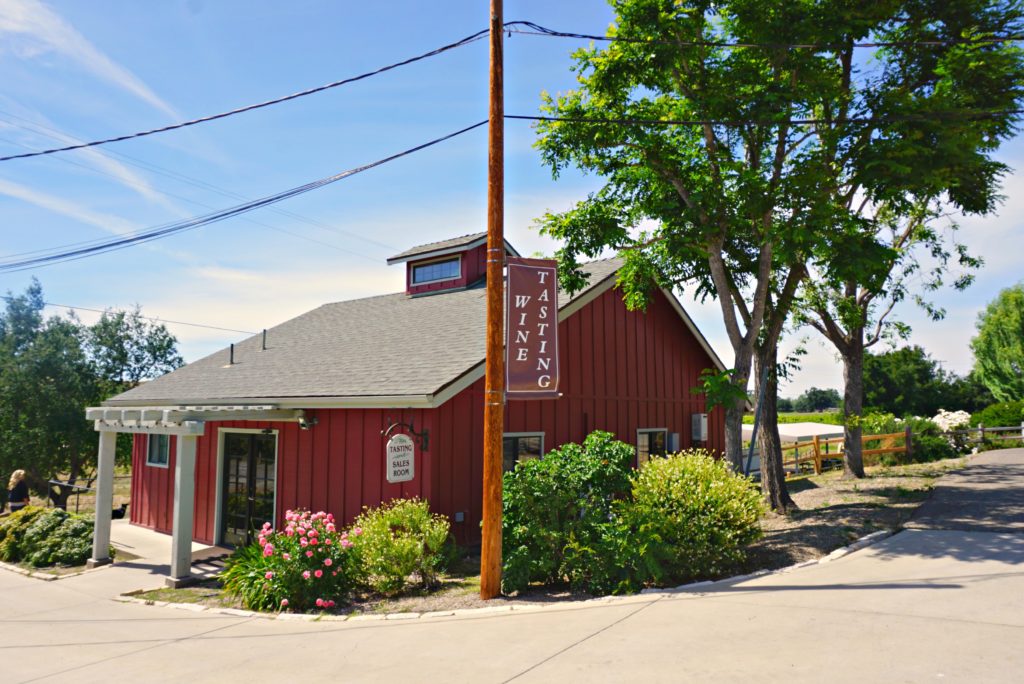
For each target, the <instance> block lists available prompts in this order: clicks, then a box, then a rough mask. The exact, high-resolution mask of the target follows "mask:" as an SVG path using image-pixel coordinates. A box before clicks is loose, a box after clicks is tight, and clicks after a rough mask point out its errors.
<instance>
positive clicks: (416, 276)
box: [412, 257, 462, 285]
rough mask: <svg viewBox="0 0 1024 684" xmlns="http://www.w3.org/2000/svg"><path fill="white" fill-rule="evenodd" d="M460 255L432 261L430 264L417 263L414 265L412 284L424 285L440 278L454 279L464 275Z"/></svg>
mask: <svg viewBox="0 0 1024 684" xmlns="http://www.w3.org/2000/svg"><path fill="white" fill-rule="evenodd" d="M460 261H461V259H460V258H459V257H455V258H454V259H445V260H444V261H432V262H430V263H429V264H417V265H415V266H413V267H412V284H413V285H423V284H424V283H433V282H436V281H438V280H454V279H455V278H458V277H459V276H460V275H462V269H461V268H460Z"/></svg>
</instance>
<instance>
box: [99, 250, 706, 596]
mask: <svg viewBox="0 0 1024 684" xmlns="http://www.w3.org/2000/svg"><path fill="white" fill-rule="evenodd" d="M485 249H486V234H485V233H480V234H476V235H469V236H465V237H461V238H456V239H453V240H447V241H443V242H437V243H432V244H428V245H423V246H421V247H417V248H414V249H411V250H408V251H406V252H403V253H402V254H399V255H397V256H395V257H392V258H391V259H389V260H388V263H389V264H396V263H404V264H405V265H406V272H407V281H406V282H407V284H406V289H405V291H404V292H400V293H396V294H390V295H383V296H379V297H369V298H366V299H358V300H353V301H345V302H337V303H333V304H325V305H324V306H321V307H320V308H318V309H314V310H313V311H310V312H308V313H306V314H303V315H301V316H299V317H297V318H294V319H292V320H290V321H287V322H285V323H282V324H281V325H278V326H277V327H274V328H271V329H269V330H267V331H266V332H265V333H264V334H261V335H256V336H254V337H251V338H249V339H247V340H245V341H243V342H241V343H240V344H236V345H233V347H232V348H229V349H225V350H222V351H219V352H217V353H215V354H212V355H210V356H208V357H206V358H204V359H200V360H199V361H196V362H194V363H191V364H189V365H187V366H185V367H183V368H180V369H179V370H176V371H174V372H172V373H169V374H167V375H165V376H163V377H161V378H158V379H156V380H153V381H151V382H147V383H145V384H143V385H140V386H138V387H136V388H135V389H132V390H130V391H128V392H125V393H123V394H121V395H118V396H116V397H114V398H113V399H111V400H109V401H107V402H106V403H105V405H104V407H102V408H99V409H90V411H89V417H90V418H92V419H95V420H96V421H97V423H96V426H97V430H99V431H100V433H101V439H100V465H101V469H102V466H103V463H104V457H105V456H104V454H105V451H104V449H105V448H106V450H107V451H110V452H111V454H112V446H110V445H112V444H113V441H112V437H107V441H108V442H109V443H110V445H108V446H107V447H105V446H104V438H105V435H113V433H114V432H132V433H135V438H134V439H135V441H134V451H133V468H132V487H131V507H130V509H129V512H130V516H131V522H132V523H134V524H136V525H142V526H145V527H149V528H152V529H155V530H159V531H162V532H171V531H172V530H174V531H177V530H175V529H174V528H175V527H179V526H180V527H182V528H184V529H191V537H193V538H194V539H196V540H198V541H202V542H205V543H209V544H229V545H230V544H242V543H245V542H246V541H247V540H248V539H251V537H252V534H253V529H258V528H259V527H260V526H261V525H262V523H263V522H264V521H267V520H269V521H271V522H274V523H276V522H278V521H280V520H281V519H282V518H283V515H284V511H285V510H287V509H294V508H309V509H313V510H326V511H330V512H333V513H334V514H335V515H336V516H337V517H338V518H340V519H343V520H345V521H349V520H351V519H352V518H353V517H354V516H355V515H356V514H358V513H359V512H360V510H361V509H362V507H363V506H372V505H376V504H379V503H381V502H384V501H388V500H390V499H392V498H396V497H412V496H418V497H422V498H424V499H426V500H428V501H429V502H430V504H431V506H432V508H433V509H434V510H435V511H437V512H440V513H443V514H445V515H447V516H448V517H449V518H450V519H451V520H452V529H453V532H454V534H455V535H456V537H457V538H458V539H459V540H460V541H462V542H470V541H474V540H478V539H479V534H480V532H479V523H480V519H481V497H482V493H481V486H482V475H481V467H482V450H483V448H482V444H483V388H484V381H483V374H484V332H485V304H486V302H485V294H486V290H485V287H484V275H485V267H484V266H485V264H484V250H485ZM506 249H507V252H508V253H509V254H511V255H516V252H515V250H514V249H512V247H511V246H509V245H508V244H506ZM620 265H621V262H620V261H618V260H616V259H609V260H603V261H595V262H591V263H589V264H586V265H585V266H584V269H585V270H586V271H587V272H589V274H590V277H589V282H588V284H587V286H586V288H585V289H583V290H582V291H580V292H577V293H575V294H574V295H572V296H569V295H568V294H566V293H560V294H559V297H558V309H559V317H558V320H559V323H558V338H559V344H560V349H559V366H560V368H561V384H560V387H559V391H560V392H561V397H560V398H558V399H553V400H546V401H513V402H508V403H507V405H506V409H505V431H506V433H505V442H504V444H505V464H506V467H511V466H512V465H513V464H514V462H515V461H516V460H517V459H522V458H533V457H540V456H543V454H544V452H545V451H547V450H549V449H551V448H554V447H556V446H558V445H560V444H563V443H566V442H570V441H572V442H578V441H581V440H582V439H583V438H584V437H585V436H586V435H587V434H588V433H589V432H591V431H593V430H606V431H608V432H612V433H614V434H615V435H616V436H617V437H618V438H619V439H621V440H623V441H626V442H630V443H632V444H635V445H636V448H637V459H638V461H639V462H643V461H644V460H646V459H647V458H648V457H649V456H650V455H656V454H664V453H666V452H667V451H671V450H675V449H680V448H686V447H690V446H706V447H708V448H710V449H712V450H719V451H720V450H722V448H723V447H724V423H723V417H722V415H721V412H720V411H719V410H715V411H713V412H712V413H711V414H710V415H708V416H705V421H704V423H703V424H704V427H703V428H701V427H700V426H701V416H703V415H704V411H705V408H704V397H703V396H701V395H698V394H694V393H693V391H692V390H693V388H694V387H696V386H697V385H698V376H699V375H700V373H701V371H703V370H704V369H705V368H717V369H722V364H721V362H720V361H719V360H718V358H717V357H716V356H715V354H714V352H713V351H712V349H711V347H710V346H709V345H708V343H707V341H706V340H705V339H704V337H703V336H702V335H701V334H700V332H699V331H698V330H697V328H696V327H695V326H694V324H693V322H692V321H691V320H690V318H689V317H688V316H687V314H686V312H685V311H684V310H683V308H682V306H681V305H680V304H679V302H678V301H677V300H676V298H675V297H674V296H673V294H672V293H671V292H670V291H668V290H661V291H660V292H657V293H655V295H654V297H653V301H652V302H651V305H650V306H649V308H648V309H647V311H646V312H631V311H628V310H627V309H626V307H625V305H624V304H623V302H622V297H621V294H620V293H619V292H617V291H616V290H615V288H614V286H615V282H616V273H617V269H618V268H619V266H620ZM695 429H696V430H698V431H700V430H701V429H703V431H704V434H695V433H694V430H695ZM396 433H405V434H407V435H409V436H410V437H412V439H413V443H414V445H415V455H414V459H413V461H414V462H413V472H412V473H411V475H412V478H411V479H409V480H408V481H404V482H399V483H391V482H389V481H388V477H387V476H386V473H385V468H386V466H385V460H386V459H385V444H386V443H387V441H388V439H389V437H390V436H392V435H394V434H396ZM110 458H111V459H112V455H111V456H110ZM179 461H181V462H180V463H179ZM103 479H104V478H103V476H102V475H101V477H100V480H101V482H100V488H101V490H102V487H103V481H102V480H103ZM176 479H177V485H176ZM100 494H101V495H102V491H100ZM190 504H191V505H190ZM190 509H191V510H190ZM101 523H102V521H100V520H97V530H98V531H99V530H100V527H101V526H102V525H101ZM182 531H184V530H182ZM97 537H98V538H97V549H98V550H97V553H96V554H94V557H95V559H96V561H97V562H101V561H102V560H103V559H104V556H105V548H106V547H105V544H103V539H102V535H101V534H98V535H97ZM175 537H176V543H175V551H174V554H175V558H176V559H178V560H179V561H180V562H179V563H178V564H177V567H172V577H184V576H187V574H188V570H187V559H186V555H185V554H186V552H185V550H184V549H185V548H187V544H185V541H186V535H185V534H176V535H175ZM178 537H180V538H181V540H180V543H179V541H177V538H178ZM100 549H102V550H100ZM172 565H173V564H172Z"/></svg>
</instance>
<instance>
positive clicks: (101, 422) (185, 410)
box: [85, 405, 305, 587]
mask: <svg viewBox="0 0 1024 684" xmlns="http://www.w3.org/2000/svg"><path fill="white" fill-rule="evenodd" d="M304 415H305V413H304V412H303V410H302V409H280V408H278V407H277V406H275V405H258V406H249V405H236V406H173V407H167V406H133V407H130V408H111V407H97V408H89V409H86V411H85V416H86V418H87V419H88V420H91V421H93V422H94V424H95V429H96V431H97V432H99V433H100V438H99V452H98V456H97V463H96V522H95V527H94V529H93V542H92V558H90V559H89V562H88V566H89V567H96V566H100V565H105V564H107V563H110V561H111V559H110V518H111V509H112V508H113V505H114V450H115V446H116V443H117V433H119V432H127V433H131V434H143V435H175V436H176V437H177V438H178V439H177V440H176V441H177V451H176V458H175V463H174V514H173V516H172V518H171V574H170V576H168V577H167V578H166V580H165V582H166V584H167V585H168V586H170V587H177V586H181V585H182V584H185V583H187V582H188V581H190V579H191V568H192V518H193V514H194V509H195V482H196V480H195V472H196V440H198V439H199V437H200V436H201V435H203V434H204V433H205V431H206V423H207V421H221V420H258V421H293V422H297V421H300V420H302V419H303V417H304Z"/></svg>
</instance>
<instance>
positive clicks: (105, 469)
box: [86, 430, 117, 568]
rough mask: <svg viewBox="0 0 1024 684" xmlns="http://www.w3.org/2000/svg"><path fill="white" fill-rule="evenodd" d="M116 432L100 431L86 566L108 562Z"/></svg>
mask: <svg viewBox="0 0 1024 684" xmlns="http://www.w3.org/2000/svg"><path fill="white" fill-rule="evenodd" d="M116 447H117V433H116V432H109V431H106V430H104V431H101V432H100V444H99V453H98V455H97V457H96V517H95V522H94V523H93V528H92V558H90V559H89V560H88V561H87V562H86V566H87V567H90V568H95V567H97V566H100V565H106V564H107V563H109V562H110V512H111V509H112V508H113V507H114V451H115V449H116Z"/></svg>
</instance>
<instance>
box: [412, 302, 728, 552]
mask: <svg viewBox="0 0 1024 684" xmlns="http://www.w3.org/2000/svg"><path fill="white" fill-rule="evenodd" d="M558 335H559V364H560V367H561V373H562V378H561V384H560V386H559V391H560V392H561V393H562V396H561V397H560V398H559V399H553V400H541V401H510V402H508V404H507V405H506V409H505V431H506V432H543V433H544V449H545V450H546V451H549V450H551V449H553V448H555V447H556V446H558V445H560V444H565V443H567V442H580V441H582V440H583V439H584V437H586V435H587V434H589V433H590V432H593V431H594V430H604V431H606V432H611V433H613V434H614V435H615V436H616V437H617V438H618V439H620V440H621V441H623V442H627V443H629V444H633V445H635V444H636V432H637V430H642V429H645V428H666V429H667V430H668V431H669V433H678V434H679V440H680V445H681V447H682V448H688V447H691V446H698V445H695V444H694V443H693V440H692V436H691V416H692V415H693V414H694V413H704V412H705V410H706V409H705V403H704V402H705V400H704V395H703V394H694V393H693V392H692V391H691V389H692V388H694V387H697V386H698V385H699V384H700V383H699V376H700V373H701V371H703V370H704V369H705V368H714V367H715V364H714V361H713V360H712V359H711V357H709V356H708V354H707V352H705V351H704V349H703V348H702V347H701V345H700V343H699V342H698V340H697V338H696V337H695V336H694V335H693V334H692V333H691V332H690V330H689V329H688V328H687V327H686V325H685V324H684V323H683V321H682V320H681V319H680V317H679V315H678V314H677V313H676V311H675V310H674V308H673V306H672V304H670V303H669V301H668V300H667V299H666V297H665V295H664V294H663V293H661V292H660V291H659V292H657V293H655V295H654V298H653V301H652V302H651V304H650V306H649V307H648V308H647V311H646V312H636V311H628V310H627V309H626V306H625V304H624V303H623V301H622V295H621V293H620V292H619V291H617V290H614V289H611V290H607V291H606V292H604V293H603V294H601V295H600V296H598V297H597V298H596V299H595V300H594V301H592V302H590V303H589V304H587V305H586V306H584V307H583V308H582V309H580V310H579V311H578V312H576V313H575V314H573V315H572V316H570V317H569V318H567V319H566V320H564V321H562V322H561V323H559V327H558ZM483 397H484V381H483V380H482V379H481V380H479V381H477V382H475V383H474V384H473V385H472V386H470V387H469V388H467V389H466V390H463V391H462V392H461V393H459V394H458V395H457V396H455V397H454V398H453V399H451V400H450V401H448V402H446V403H445V404H443V405H442V406H440V407H439V408H437V409H435V410H436V412H437V418H436V420H435V425H436V426H437V428H436V432H435V434H434V435H432V436H431V440H432V444H433V442H434V440H436V442H437V453H438V454H439V456H438V459H437V467H438V469H439V471H440V472H439V473H438V474H437V475H438V486H437V487H436V488H435V490H434V491H436V492H437V498H436V499H435V500H434V502H433V503H434V507H435V509H436V510H438V511H439V512H442V513H445V514H446V515H448V516H450V517H451V516H454V514H455V513H456V512H458V511H463V512H465V514H466V515H465V517H466V524H462V525H457V524H455V523H453V525H452V528H453V530H457V532H458V534H457V536H458V537H459V539H460V541H471V540H479V536H480V532H479V522H480V519H481V516H482V512H481V505H482V503H481V502H482V479H483V475H482V467H483V456H482V454H483V401H484V399H483ZM708 436H709V438H710V439H709V441H708V443H707V444H706V447H707V448H708V449H710V450H712V451H714V452H717V453H722V452H723V451H724V449H725V416H724V413H723V411H722V410H721V409H718V408H716V409H715V410H713V411H711V413H710V414H709V416H708Z"/></svg>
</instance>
